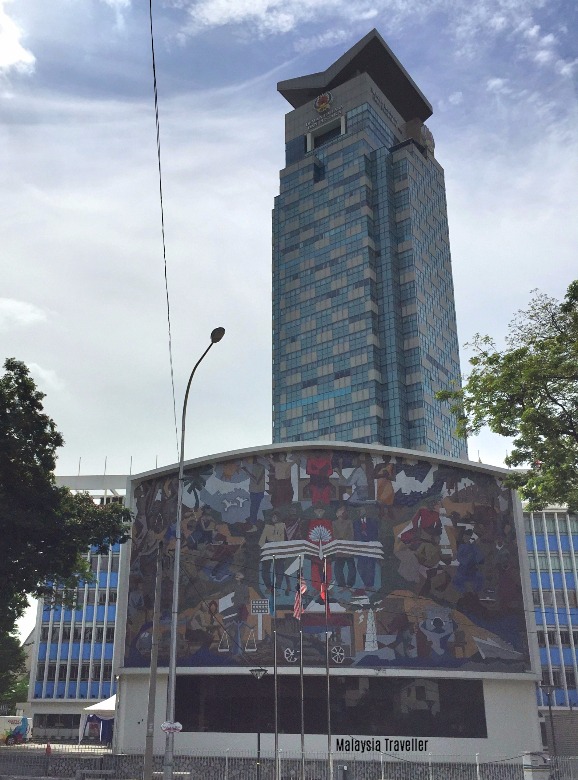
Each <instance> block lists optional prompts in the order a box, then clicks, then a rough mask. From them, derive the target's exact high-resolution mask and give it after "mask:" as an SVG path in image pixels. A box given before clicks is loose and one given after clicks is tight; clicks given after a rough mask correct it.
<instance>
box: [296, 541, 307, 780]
mask: <svg viewBox="0 0 578 780" xmlns="http://www.w3.org/2000/svg"><path fill="white" fill-rule="evenodd" d="M302 583H303V556H302V555H301V556H300V558H299V582H298V583H297V588H298V589H299V679H300V687H301V780H305V704H304V695H305V691H304V687H303V619H302V618H303V589H302V587H301V586H302Z"/></svg>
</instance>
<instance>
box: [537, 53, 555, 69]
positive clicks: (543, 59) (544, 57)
mask: <svg viewBox="0 0 578 780" xmlns="http://www.w3.org/2000/svg"><path fill="white" fill-rule="evenodd" d="M553 59H554V55H553V53H552V52H551V51H550V50H549V49H538V51H537V52H536V53H535V54H534V62H537V63H538V64H539V65H545V64H546V63H547V62H551V61H552V60H553Z"/></svg>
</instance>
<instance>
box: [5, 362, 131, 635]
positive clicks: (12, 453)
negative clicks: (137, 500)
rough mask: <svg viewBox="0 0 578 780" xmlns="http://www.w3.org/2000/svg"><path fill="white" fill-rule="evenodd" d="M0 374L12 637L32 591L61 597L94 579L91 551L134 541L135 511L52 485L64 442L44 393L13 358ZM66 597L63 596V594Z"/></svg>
mask: <svg viewBox="0 0 578 780" xmlns="http://www.w3.org/2000/svg"><path fill="white" fill-rule="evenodd" d="M4 368H5V374H4V375H3V376H2V377H0V561H1V564H0V594H1V596H2V598H1V602H0V634H2V633H10V632H11V631H12V630H13V628H14V623H15V621H16V620H17V618H18V617H20V616H21V615H22V613H23V611H24V609H25V607H26V605H27V596H26V594H31V595H33V596H36V597H43V596H47V595H51V594H52V595H53V596H54V597H55V598H58V597H62V594H64V593H66V592H68V593H70V591H71V589H75V588H76V586H77V585H78V584H79V583H81V582H82V581H84V580H90V579H91V578H92V575H91V572H90V567H89V564H88V562H87V560H86V553H87V552H88V550H89V549H90V547H91V546H93V547H95V548H97V549H98V550H99V552H105V551H106V550H107V549H108V548H109V546H110V545H112V544H115V543H117V542H124V541H126V540H127V539H128V537H129V529H130V512H129V510H128V509H126V508H124V507H123V506H121V505H119V504H107V505H106V506H96V505H95V504H94V502H93V501H92V499H91V498H90V496H88V495H87V494H72V493H71V492H70V491H69V490H68V489H67V488H62V487H57V485H56V483H55V480H54V473H53V472H54V467H55V464H56V451H57V449H58V448H59V447H61V446H62V445H63V443H64V442H63V439H62V436H61V435H60V433H59V432H58V430H57V428H56V425H55V423H54V421H53V420H52V419H51V418H50V417H48V415H46V414H44V411H43V406H42V399H43V398H44V393H41V392H40V391H39V390H38V389H37V388H36V385H35V383H34V381H33V379H32V378H31V377H30V373H29V371H28V369H27V367H26V366H25V365H24V363H21V362H19V361H17V360H14V359H13V358H11V359H8V360H6V362H5V364H4ZM58 594H60V596H59V595H58Z"/></svg>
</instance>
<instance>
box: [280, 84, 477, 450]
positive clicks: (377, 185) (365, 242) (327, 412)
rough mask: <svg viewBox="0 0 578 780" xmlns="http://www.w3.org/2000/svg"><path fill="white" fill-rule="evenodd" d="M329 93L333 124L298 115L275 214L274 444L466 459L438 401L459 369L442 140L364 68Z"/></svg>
mask: <svg viewBox="0 0 578 780" xmlns="http://www.w3.org/2000/svg"><path fill="white" fill-rule="evenodd" d="M296 81H299V80H296ZM326 94H327V95H328V96H329V97H328V98H327V100H330V101H331V108H332V110H331V111H329V112H328V114H327V116H328V117H330V118H329V119H328V120H327V121H325V119H324V117H323V116H321V117H320V118H317V119H315V118H313V119H311V116H313V117H315V110H314V105H315V104H316V103H317V101H314V100H311V101H310V102H309V103H308V104H307V103H306V104H304V105H302V106H299V107H298V108H297V109H296V110H295V111H293V112H291V113H290V114H289V115H288V116H287V125H286V126H287V133H286V135H287V138H286V167H285V169H284V170H282V171H281V174H280V179H281V181H280V194H279V196H278V197H277V198H276V200H275V208H274V212H273V403H274V409H273V441H274V442H285V441H298V440H312V439H325V440H341V441H352V442H361V443H376V444H377V443H378V444H384V445H389V446H394V447H404V448H410V449H418V450H426V451H429V452H435V453H439V454H444V455H449V456H454V457H466V447H465V443H464V442H463V441H461V440H459V439H457V438H456V437H455V435H454V433H453V429H454V427H455V420H454V419H453V417H452V416H451V415H450V413H449V410H448V408H447V405H446V404H442V403H440V402H439V401H437V400H436V399H435V397H434V394H435V392H436V391H437V390H438V389H440V388H442V387H444V388H445V387H447V386H448V385H451V384H452V383H459V377H460V371H459V350H458V340H457V332H456V322H455V310H454V301H453V285H452V272H451V260H450V249H449V239H448V225H447V215H446V202H445V186H444V175H443V170H442V169H441V167H440V166H439V164H438V163H437V161H436V160H435V158H434V156H433V140H432V142H431V143H426V141H425V140H424V138H423V137H422V136H421V135H418V133H416V131H415V126H416V121H417V120H413V123H412V122H406V121H404V118H403V117H401V116H400V115H399V114H398V113H397V112H396V110H395V107H394V106H393V104H391V103H389V101H388V98H387V96H386V95H385V94H383V93H381V92H380V91H379V89H378V87H377V86H376V85H375V84H374V82H373V81H372V79H371V78H370V76H369V75H368V74H366V73H361V74H359V73H358V74H356V75H355V76H354V77H353V78H351V79H349V80H346V81H345V82H344V83H342V84H340V85H338V86H337V87H336V88H335V89H333V88H332V91H331V93H326ZM334 107H335V108H334ZM417 124H418V125H419V128H423V124H422V123H421V122H419V121H418V122H417ZM426 132H427V131H425V130H423V133H424V137H425V134H426ZM418 138H419V140H418ZM428 138H431V136H428Z"/></svg>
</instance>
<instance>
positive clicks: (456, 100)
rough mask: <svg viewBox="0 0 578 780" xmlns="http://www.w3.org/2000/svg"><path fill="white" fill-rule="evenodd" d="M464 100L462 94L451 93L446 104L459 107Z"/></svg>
mask: <svg viewBox="0 0 578 780" xmlns="http://www.w3.org/2000/svg"><path fill="white" fill-rule="evenodd" d="M463 99H464V93H463V92H452V94H451V95H450V96H449V98H448V103H450V104H451V105H452V106H459V104H460V103H461V102H462V101H463Z"/></svg>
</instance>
